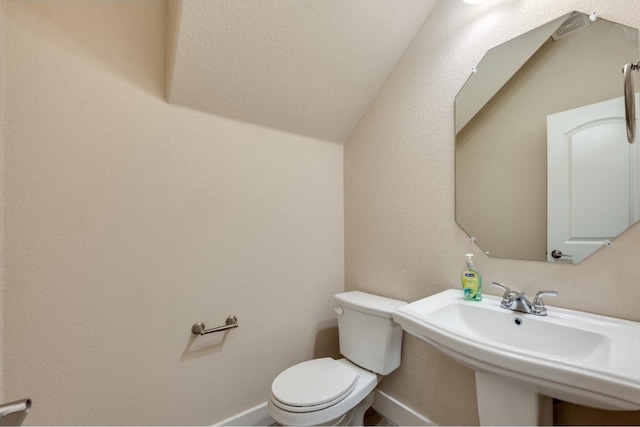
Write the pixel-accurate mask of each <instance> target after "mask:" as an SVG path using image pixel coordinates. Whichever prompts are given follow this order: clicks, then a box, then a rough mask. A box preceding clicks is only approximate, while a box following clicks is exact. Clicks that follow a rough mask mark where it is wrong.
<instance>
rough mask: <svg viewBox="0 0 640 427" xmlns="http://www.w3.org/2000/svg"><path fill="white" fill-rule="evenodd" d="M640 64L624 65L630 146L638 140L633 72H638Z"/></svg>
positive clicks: (625, 103)
mask: <svg viewBox="0 0 640 427" xmlns="http://www.w3.org/2000/svg"><path fill="white" fill-rule="evenodd" d="M638 62H640V59H639V60H637V61H636V62H630V63H628V64H624V67H622V73H623V75H624V113H625V118H626V122H627V139H628V140H629V143H630V144H633V143H634V142H635V140H636V96H635V89H634V87H633V86H634V85H633V71H638Z"/></svg>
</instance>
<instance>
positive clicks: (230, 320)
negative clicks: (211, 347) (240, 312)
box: [191, 316, 238, 335]
mask: <svg viewBox="0 0 640 427" xmlns="http://www.w3.org/2000/svg"><path fill="white" fill-rule="evenodd" d="M237 327H238V318H237V317H236V316H229V317H227V320H226V321H225V322H224V325H223V326H218V327H215V328H211V329H205V326H204V323H202V322H198V323H194V324H193V326H192V327H191V333H192V334H194V335H204V334H210V333H212V332H222V331H226V330H228V329H233V328H237Z"/></svg>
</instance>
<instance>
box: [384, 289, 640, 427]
mask: <svg viewBox="0 0 640 427" xmlns="http://www.w3.org/2000/svg"><path fill="white" fill-rule="evenodd" d="M500 301H501V298H498V297H494V296H489V295H485V296H484V299H483V300H482V301H465V300H464V299H463V298H462V290H458V289H450V290H446V291H444V292H440V293H438V294H435V295H433V296H430V297H427V298H423V299H421V300H418V301H415V302H413V303H410V304H407V305H405V306H402V307H400V308H399V309H398V310H396V312H395V313H394V314H393V318H394V320H395V321H396V322H398V323H399V324H401V325H402V327H403V329H404V330H405V331H407V332H408V333H410V334H412V335H414V336H416V337H418V338H420V339H421V340H423V341H425V342H427V343H429V344H431V345H433V346H434V347H436V348H437V349H439V350H440V351H442V352H443V353H445V354H446V355H448V356H450V357H452V358H453V359H455V360H457V361H459V362H460V363H462V364H464V365H466V366H468V367H470V368H472V369H474V370H475V371H476V390H477V395H478V410H479V415H480V424H481V425H544V424H550V423H551V421H552V401H551V398H557V399H561V400H564V401H567V402H571V403H576V404H579V405H584V406H590V407H594V408H600V409H607V410H630V411H634V410H640V323H639V322H632V321H627V320H622V319H616V318H613V317H606V316H599V315H595V314H589V313H583V312H580V311H574V310H567V309H562V308H555V307H548V315H547V316H536V315H531V314H525V313H520V312H515V311H510V310H505V309H503V308H501V307H500Z"/></svg>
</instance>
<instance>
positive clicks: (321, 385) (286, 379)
mask: <svg viewBox="0 0 640 427" xmlns="http://www.w3.org/2000/svg"><path fill="white" fill-rule="evenodd" d="M358 378H359V375H358V373H357V372H356V371H354V370H353V369H350V368H349V367H347V366H346V365H345V364H344V363H340V362H338V361H336V360H334V359H332V358H330V357H324V358H321V359H314V360H309V361H306V362H303V363H299V364H297V365H295V366H292V367H290V368H288V369H286V370H285V371H283V372H282V373H281V374H280V375H278V376H277V377H276V379H275V380H274V381H273V384H272V385H271V396H272V402H273V403H274V404H275V405H276V406H278V407H280V408H281V409H284V410H285V411H290V412H298V413H300V412H312V411H318V410H321V409H325V408H328V407H330V406H333V405H335V404H337V403H339V402H341V401H342V400H344V399H345V398H346V397H347V396H349V394H351V392H353V390H354V389H355V388H356V386H357V384H358Z"/></svg>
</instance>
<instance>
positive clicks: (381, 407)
mask: <svg viewBox="0 0 640 427" xmlns="http://www.w3.org/2000/svg"><path fill="white" fill-rule="evenodd" d="M371 406H372V407H373V409H375V410H376V411H378V412H379V413H380V414H381V415H383V416H384V417H385V418H387V419H388V420H389V421H391V422H392V423H394V424H395V425H398V426H435V425H436V424H434V423H433V422H432V421H431V420H429V419H428V418H427V417H425V416H423V415H421V414H419V413H418V412H416V411H414V410H413V409H411V408H409V407H408V406H407V405H405V404H404V403H402V402H400V401H398V400H396V399H394V398H393V397H391V396H389V395H388V394H386V393H385V392H383V391H380V390H376V391H375V398H374V399H373V405H371ZM273 423H275V420H274V419H273V418H271V416H270V415H269V411H268V409H267V402H264V403H261V404H260V405H258V406H255V407H253V408H250V409H247V410H246V411H244V412H241V413H239V414H237V415H234V416H233V417H230V418H227V419H226V420H222V421H220V422H219V423H216V424H214V425H215V426H268V425H271V424H273Z"/></svg>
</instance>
